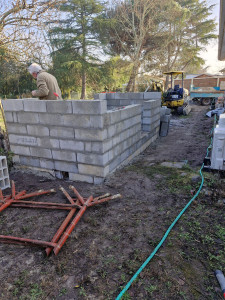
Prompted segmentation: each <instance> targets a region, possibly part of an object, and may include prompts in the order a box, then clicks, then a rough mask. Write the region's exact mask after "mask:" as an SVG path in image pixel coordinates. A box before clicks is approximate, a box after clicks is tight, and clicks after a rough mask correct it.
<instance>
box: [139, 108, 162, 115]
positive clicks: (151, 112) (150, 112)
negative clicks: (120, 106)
mask: <svg viewBox="0 0 225 300" xmlns="http://www.w3.org/2000/svg"><path fill="white" fill-rule="evenodd" d="M158 114H160V107H155V108H153V109H148V110H147V109H145V110H143V117H152V116H155V115H158Z"/></svg>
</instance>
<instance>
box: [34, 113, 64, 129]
mask: <svg viewBox="0 0 225 300" xmlns="http://www.w3.org/2000/svg"><path fill="white" fill-rule="evenodd" d="M39 120H40V124H43V125H57V126H63V125H64V124H63V117H62V115H60V114H49V113H46V114H41V113H40V114H39ZM28 123H29V122H28Z"/></svg>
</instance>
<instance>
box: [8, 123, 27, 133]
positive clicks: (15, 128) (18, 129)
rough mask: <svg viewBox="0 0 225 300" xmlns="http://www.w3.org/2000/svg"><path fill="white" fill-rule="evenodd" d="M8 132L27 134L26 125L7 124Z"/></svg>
mask: <svg viewBox="0 0 225 300" xmlns="http://www.w3.org/2000/svg"><path fill="white" fill-rule="evenodd" d="M7 130H8V133H15V134H27V127H26V126H25V125H20V124H7Z"/></svg>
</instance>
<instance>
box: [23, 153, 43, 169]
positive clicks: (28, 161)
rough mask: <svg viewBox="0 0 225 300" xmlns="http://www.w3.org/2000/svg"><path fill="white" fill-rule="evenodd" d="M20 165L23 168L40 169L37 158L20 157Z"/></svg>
mask: <svg viewBox="0 0 225 300" xmlns="http://www.w3.org/2000/svg"><path fill="white" fill-rule="evenodd" d="M20 163H21V164H22V165H25V166H32V167H40V159H39V158H33V157H27V156H20Z"/></svg>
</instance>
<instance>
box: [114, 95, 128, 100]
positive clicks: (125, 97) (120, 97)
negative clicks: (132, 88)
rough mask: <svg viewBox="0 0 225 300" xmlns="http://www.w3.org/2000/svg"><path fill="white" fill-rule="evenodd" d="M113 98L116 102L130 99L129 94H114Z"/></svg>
mask: <svg viewBox="0 0 225 300" xmlns="http://www.w3.org/2000/svg"><path fill="white" fill-rule="evenodd" d="M114 95H115V98H114V99H116V100H125V99H130V93H115V94H114Z"/></svg>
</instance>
